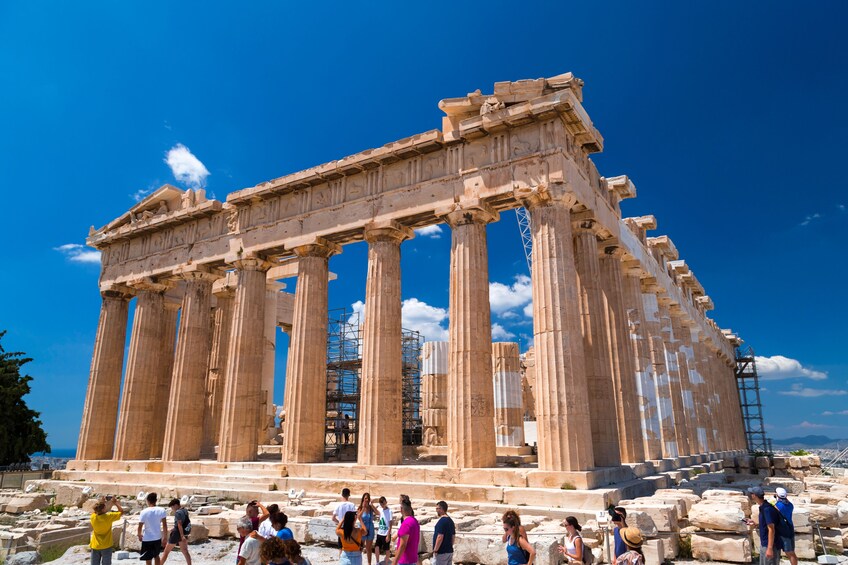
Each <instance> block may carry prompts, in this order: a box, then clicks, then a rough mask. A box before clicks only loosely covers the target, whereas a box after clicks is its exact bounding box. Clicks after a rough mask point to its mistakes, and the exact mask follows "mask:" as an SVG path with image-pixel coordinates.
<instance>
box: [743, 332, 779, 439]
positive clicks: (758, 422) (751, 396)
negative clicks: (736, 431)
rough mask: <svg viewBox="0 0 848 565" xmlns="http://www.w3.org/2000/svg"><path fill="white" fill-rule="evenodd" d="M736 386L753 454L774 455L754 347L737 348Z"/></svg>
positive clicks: (746, 435) (746, 434)
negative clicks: (764, 422) (764, 414)
mask: <svg viewBox="0 0 848 565" xmlns="http://www.w3.org/2000/svg"><path fill="white" fill-rule="evenodd" d="M736 385H737V386H738V388H739V404H740V405H741V406H742V419H743V421H744V424H745V437H746V439H747V440H748V451H749V452H751V453H769V454H770V453H772V447H771V439H769V438H768V437H767V436H766V430H765V425H764V424H763V405H762V402H761V401H760V378H759V376H758V375H757V362H756V360H755V358H754V349H753V348H752V347H750V346H749V347H745V348H742V347H737V348H736Z"/></svg>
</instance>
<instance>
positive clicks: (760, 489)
mask: <svg viewBox="0 0 848 565" xmlns="http://www.w3.org/2000/svg"><path fill="white" fill-rule="evenodd" d="M748 494H753V495H754V496H758V497H760V498H765V496H766V493H765V492H763V487H751V488H749V489H748Z"/></svg>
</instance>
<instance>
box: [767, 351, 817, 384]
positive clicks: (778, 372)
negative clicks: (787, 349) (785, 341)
mask: <svg viewBox="0 0 848 565" xmlns="http://www.w3.org/2000/svg"><path fill="white" fill-rule="evenodd" d="M755 360H756V362H757V373H758V374H759V376H760V378H762V379H763V380H768V381H776V380H780V379H793V378H807V379H812V380H814V381H822V380H824V379H826V378H827V373H825V372H822V371H815V370H813V369H808V368H806V367H804V366H803V365H801V362H800V361H798V360H796V359H790V358H789V357H784V356H783V355H772V356H771V357H760V356H759V355H757V356H756V357H755Z"/></svg>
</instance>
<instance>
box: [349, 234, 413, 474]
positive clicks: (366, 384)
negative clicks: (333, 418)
mask: <svg viewBox="0 0 848 565" xmlns="http://www.w3.org/2000/svg"><path fill="white" fill-rule="evenodd" d="M412 236H413V233H412V230H411V229H409V228H407V227H404V226H401V225H400V224H398V223H396V222H386V223H379V224H372V225H369V226H368V227H366V228H365V240H366V241H367V242H368V277H367V280H366V283H365V312H364V314H365V316H364V319H363V322H362V324H363V325H362V377H361V379H362V380H361V389H360V390H361V394H360V404H359V442H358V450H359V452H358V454H357V463H358V464H360V465H398V464H400V463H401V461H402V460H403V410H402V407H403V395H402V390H401V389H402V385H403V381H402V371H403V360H402V351H401V300H400V296H401V295H400V244H401V242H403V241H404V240H406V239H409V238H411V237H412Z"/></svg>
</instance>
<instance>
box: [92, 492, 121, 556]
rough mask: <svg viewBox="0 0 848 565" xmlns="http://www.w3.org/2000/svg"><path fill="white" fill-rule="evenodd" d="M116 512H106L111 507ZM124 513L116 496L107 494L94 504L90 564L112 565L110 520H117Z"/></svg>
mask: <svg viewBox="0 0 848 565" xmlns="http://www.w3.org/2000/svg"><path fill="white" fill-rule="evenodd" d="M107 504H108V506H107ZM113 506H114V507H115V508H117V509H118V510H117V512H107V511H106V510H107V508H108V509H109V510H111V509H112V507H113ZM123 514H124V509H123V508H121V503H120V502H118V499H117V498H112V497H111V496H107V497H106V498H105V499H103V500H101V501H99V502H98V503H97V504H95V505H94V513H93V514H92V515H91V542H90V544H89V545H90V547H91V565H112V545H113V544H114V542H113V541H112V522H114V521H115V520H118V519H119V518H120V517H121V516H122V515H123Z"/></svg>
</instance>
